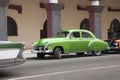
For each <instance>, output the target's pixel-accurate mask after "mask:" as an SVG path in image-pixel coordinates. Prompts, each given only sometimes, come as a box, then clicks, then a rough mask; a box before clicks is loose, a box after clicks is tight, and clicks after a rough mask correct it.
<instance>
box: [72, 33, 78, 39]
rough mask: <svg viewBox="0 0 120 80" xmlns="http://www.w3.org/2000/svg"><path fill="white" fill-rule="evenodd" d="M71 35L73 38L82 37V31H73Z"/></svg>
mask: <svg viewBox="0 0 120 80" xmlns="http://www.w3.org/2000/svg"><path fill="white" fill-rule="evenodd" d="M71 37H72V38H80V32H73V33H72V34H71Z"/></svg>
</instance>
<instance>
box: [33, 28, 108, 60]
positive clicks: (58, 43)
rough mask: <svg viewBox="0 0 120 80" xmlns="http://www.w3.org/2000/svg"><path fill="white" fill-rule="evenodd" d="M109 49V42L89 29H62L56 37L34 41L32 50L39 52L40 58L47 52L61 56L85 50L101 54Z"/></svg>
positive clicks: (80, 52)
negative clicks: (98, 37)
mask: <svg viewBox="0 0 120 80" xmlns="http://www.w3.org/2000/svg"><path fill="white" fill-rule="evenodd" d="M106 49H108V43H107V42H105V41H103V40H100V39H97V38H96V37H95V36H94V34H93V33H92V32H90V31H87V30H62V31H61V32H59V33H58V35H57V37H55V38H44V39H40V40H39V41H36V42H34V43H33V49H32V52H35V53H37V57H38V58H44V56H45V55H46V54H49V55H54V56H55V58H61V54H64V53H77V55H83V54H84V52H89V53H93V54H94V55H101V51H103V50H106Z"/></svg>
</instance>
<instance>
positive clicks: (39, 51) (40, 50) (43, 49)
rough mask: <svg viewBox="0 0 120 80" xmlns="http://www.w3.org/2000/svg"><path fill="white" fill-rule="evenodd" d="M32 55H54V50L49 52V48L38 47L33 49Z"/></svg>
mask: <svg viewBox="0 0 120 80" xmlns="http://www.w3.org/2000/svg"><path fill="white" fill-rule="evenodd" d="M31 52H32V53H44V54H50V53H53V51H52V50H48V49H47V48H45V47H43V46H37V47H33V49H32V50H31Z"/></svg>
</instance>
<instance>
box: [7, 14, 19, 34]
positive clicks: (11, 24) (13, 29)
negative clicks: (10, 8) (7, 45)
mask: <svg viewBox="0 0 120 80" xmlns="http://www.w3.org/2000/svg"><path fill="white" fill-rule="evenodd" d="M7 31H8V36H18V30H17V24H16V21H15V20H14V19H13V18H11V17H9V16H7Z"/></svg>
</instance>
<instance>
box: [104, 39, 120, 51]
mask: <svg viewBox="0 0 120 80" xmlns="http://www.w3.org/2000/svg"><path fill="white" fill-rule="evenodd" d="M105 41H106V42H107V43H108V44H109V47H110V48H109V49H108V50H106V52H108V53H120V39H114V40H105Z"/></svg>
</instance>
